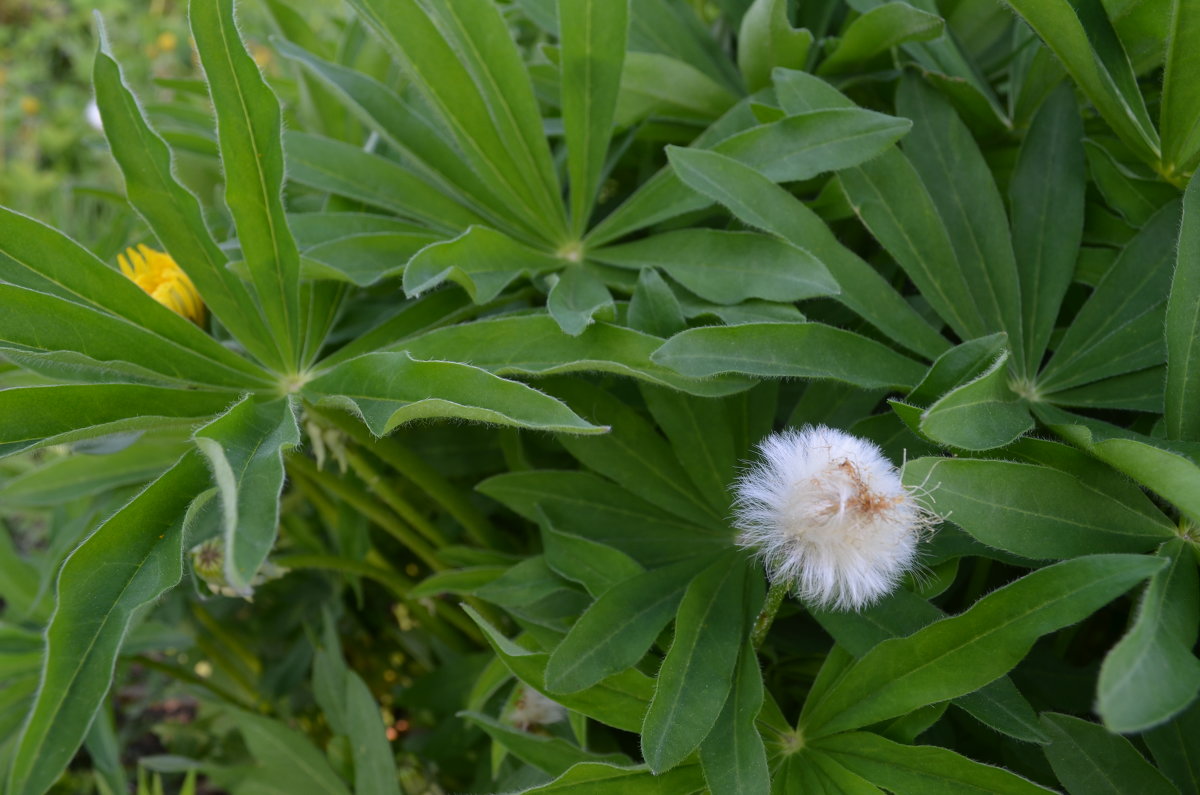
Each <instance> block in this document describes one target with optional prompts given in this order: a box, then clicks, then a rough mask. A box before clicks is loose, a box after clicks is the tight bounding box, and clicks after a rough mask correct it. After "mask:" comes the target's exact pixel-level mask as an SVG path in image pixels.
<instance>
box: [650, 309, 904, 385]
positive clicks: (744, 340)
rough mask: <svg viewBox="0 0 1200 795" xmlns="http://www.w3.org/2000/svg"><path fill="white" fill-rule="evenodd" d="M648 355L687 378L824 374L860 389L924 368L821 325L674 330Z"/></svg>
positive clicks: (896, 382)
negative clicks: (678, 331) (735, 374)
mask: <svg viewBox="0 0 1200 795" xmlns="http://www.w3.org/2000/svg"><path fill="white" fill-rule="evenodd" d="M653 359H654V361H655V362H657V363H659V364H663V365H666V366H668V367H671V368H673V369H674V370H676V371H677V372H679V373H682V374H683V375H686V376H690V377H692V378H705V377H708V376H712V375H717V374H720V373H744V374H746V375H755V376H765V377H772V376H774V377H796V378H830V379H833V380H835V381H845V382H847V383H850V384H855V385H857V386H860V387H862V388H864V389H873V388H878V387H891V386H900V387H906V388H910V387H912V385H913V384H915V383H916V382H917V381H919V380H920V378H921V375H922V374H923V373H924V368H923V367H921V365H919V364H917V363H916V362H914V361H913V360H912V359H909V358H907V357H906V356H903V355H901V354H899V353H896V352H895V351H893V350H891V349H890V348H887V347H885V346H884V345H882V344H880V343H878V342H875V341H874V340H871V339H867V338H866V337H862V336H859V335H858V334H854V333H853V332H849V331H843V330H842V329H838V328H834V327H832V326H826V325H824V324H821V323H746V324H744V325H740V326H709V327H704V328H695V329H689V330H687V331H684V332H682V333H680V334H676V335H675V336H674V337H672V338H671V339H669V340H667V342H666V343H664V344H663V346H662V347H661V348H659V349H658V350H657V351H655V352H654V356H653Z"/></svg>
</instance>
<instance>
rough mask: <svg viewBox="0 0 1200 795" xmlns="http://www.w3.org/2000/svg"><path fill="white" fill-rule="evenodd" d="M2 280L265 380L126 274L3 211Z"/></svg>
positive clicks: (0, 211)
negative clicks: (135, 328)
mask: <svg viewBox="0 0 1200 795" xmlns="http://www.w3.org/2000/svg"><path fill="white" fill-rule="evenodd" d="M0 281H2V282H5V283H7V285H12V286H14V287H23V288H26V289H29V290H35V291H37V292H39V293H44V294H45V295H47V296H53V297H54V298H58V299H61V300H63V301H69V302H71V303H72V304H75V305H76V306H77V307H78V308H80V309H92V310H95V311H96V312H101V313H104V314H106V315H111V316H112V317H114V318H118V319H119V320H121V321H124V322H126V323H128V324H131V325H133V326H136V327H138V328H139V329H140V331H139V332H138V333H141V334H144V335H145V336H147V337H151V336H152V337H156V338H158V339H159V340H161V343H162V344H166V345H171V346H175V347H179V348H184V349H188V350H189V351H194V352H195V354H194V355H198V356H203V357H204V358H206V359H209V360H212V361H213V362H215V363H217V364H219V365H220V366H221V367H222V368H223V369H226V370H230V371H236V372H239V373H242V374H244V375H243V381H245V379H246V377H247V376H248V377H249V378H251V379H253V378H260V379H261V378H263V377H265V373H264V371H263V370H262V368H260V367H257V366H255V365H254V364H252V363H251V362H249V361H247V360H246V359H243V358H242V357H240V356H238V355H237V354H235V353H233V352H232V351H230V350H229V349H228V348H226V347H224V346H223V345H221V344H220V343H219V342H217V341H216V340H214V339H213V338H212V337H210V336H208V335H207V334H205V333H204V332H203V331H201V330H200V329H199V328H197V327H196V325H195V324H194V323H192V322H191V321H189V320H185V319H184V318H182V317H180V316H179V315H177V314H175V313H174V312H172V311H171V310H170V309H167V308H166V307H165V306H163V305H162V304H160V303H159V302H158V301H155V300H154V299H153V298H151V297H150V296H149V295H147V294H146V293H145V292H144V291H143V290H142V288H140V287H138V286H137V285H136V284H134V283H133V282H132V281H131V280H130V279H127V278H126V277H125V276H124V275H122V274H121V273H120V271H118V270H116V269H115V268H110V267H108V266H107V265H105V264H104V263H103V262H101V261H100V260H98V259H96V257H95V256H94V255H93V254H92V253H91V252H89V251H87V250H86V249H84V248H82V247H81V246H79V244H77V243H75V242H74V241H73V240H71V239H70V238H68V237H66V236H65V235H63V234H62V233H60V232H58V231H56V230H54V229H51V228H50V227H48V226H46V225H45V224H42V223H40V222H38V221H35V220H33V219H32V218H28V217H26V216H24V215H20V214H19V213H14V212H12V211H11V210H5V209H3V208H0ZM5 305H6V306H8V303H7V302H6V304H5ZM68 309H70V310H71V311H78V310H77V309H75V308H68ZM14 311H15V309H14ZM60 322H61V321H60ZM43 325H44V324H43ZM33 347H43V346H40V345H36V346H33ZM66 349H67V350H78V348H72V347H67V348H66Z"/></svg>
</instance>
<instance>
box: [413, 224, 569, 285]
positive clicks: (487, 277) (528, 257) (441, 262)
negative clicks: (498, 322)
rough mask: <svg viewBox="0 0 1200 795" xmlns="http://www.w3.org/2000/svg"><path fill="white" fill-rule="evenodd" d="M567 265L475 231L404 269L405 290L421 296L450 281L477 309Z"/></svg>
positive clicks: (431, 248) (481, 230)
mask: <svg viewBox="0 0 1200 795" xmlns="http://www.w3.org/2000/svg"><path fill="white" fill-rule="evenodd" d="M569 264H570V263H568V262H567V261H566V260H563V259H560V258H558V257H555V256H553V255H551V254H548V253H546V252H544V251H539V250H538V249H535V248H531V247H530V246H527V245H525V244H524V243H521V242H519V241H517V240H514V239H513V238H511V237H509V236H508V235H506V234H504V233H503V232H498V231H496V230H495V229H492V228H490V227H486V226H471V227H469V228H468V229H467V230H466V231H465V232H463V233H462V234H461V235H459V236H458V237H456V238H454V239H453V240H447V241H445V242H443V243H437V244H435V245H432V246H429V247H427V248H425V249H424V250H422V251H421V252H419V253H418V254H417V255H416V256H415V257H413V258H412V259H411V260H410V261H409V263H408V267H407V268H405V270H404V291H405V292H406V293H408V294H409V295H418V294H420V293H422V292H425V291H426V290H429V289H430V288H432V287H435V286H437V285H438V284H441V283H442V282H444V281H446V280H450V281H452V282H454V283H455V284H458V285H459V286H461V287H462V288H463V289H464V290H466V291H467V294H468V295H470V296H471V300H472V301H474V302H475V303H477V304H485V303H487V302H488V301H491V300H492V299H494V298H495V297H496V296H498V295H499V294H500V293H501V292H502V291H503V290H504V288H505V287H507V286H508V285H509V284H511V283H512V282H513V281H515V280H516V279H518V278H519V277H521V276H533V275H535V274H539V273H549V272H552V271H556V270H560V269H561V268H563V267H565V266H567V265H569Z"/></svg>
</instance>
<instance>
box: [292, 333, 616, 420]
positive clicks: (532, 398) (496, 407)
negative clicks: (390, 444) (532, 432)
mask: <svg viewBox="0 0 1200 795" xmlns="http://www.w3.org/2000/svg"><path fill="white" fill-rule="evenodd" d="M304 394H305V395H307V396H309V397H310V398H311V399H313V400H315V401H317V402H318V403H319V404H321V405H332V406H338V407H340V408H344V409H346V410H347V411H349V412H351V413H352V414H355V415H357V416H358V417H359V418H361V419H362V421H363V422H364V423H366V425H367V427H368V428H370V429H371V432H372V433H374V434H375V435H376V436H383V435H384V434H386V433H388V432H389V431H391V430H392V429H393V428H396V427H397V426H399V425H402V424H404V423H406V422H412V421H413V420H419V419H429V418H435V417H454V418H458V419H465V420H473V421H475V422H489V423H495V424H498V425H514V426H517V427H520V428H534V429H537V430H545V431H558V432H560V433H603V432H604V430H605V429H604V428H600V427H597V426H595V425H591V424H590V423H588V422H586V421H584V420H583V419H581V418H580V417H578V416H577V415H576V414H575V413H574V412H572V411H571V410H570V409H569V408H567V407H566V406H564V405H563V404H562V403H560V402H559V401H557V400H555V399H554V398H552V397H550V396H549V395H546V394H543V393H541V392H539V391H537V390H536V389H533V388H532V387H528V386H526V385H525V384H521V383H518V382H516V381H508V380H505V379H503V378H500V377H499V376H495V375H492V374H491V373H489V372H487V371H486V370H481V369H479V368H478V367H472V366H471V365H467V364H458V363H457V362H442V361H433V362H426V361H417V360H415V359H413V358H412V357H411V356H410V355H409V354H408V353H406V352H400V353H368V354H365V355H363V356H359V357H357V358H355V359H351V360H349V361H347V362H343V363H342V364H339V365H338V366H337V367H334V368H333V369H332V370H330V371H328V372H326V373H325V374H323V375H320V376H318V377H316V378H314V379H313V380H312V381H310V382H309V383H308V385H307V386H306V387H305V388H304Z"/></svg>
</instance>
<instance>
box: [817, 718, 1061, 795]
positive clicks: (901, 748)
mask: <svg viewBox="0 0 1200 795" xmlns="http://www.w3.org/2000/svg"><path fill="white" fill-rule="evenodd" d="M815 748H816V749H817V750H819V751H821V752H822V753H826V754H829V755H830V756H832V757H833V758H834V759H836V760H837V761H838V762H840V763H841V764H843V765H844V766H845V767H846V768H847V769H848V770H852V771H854V772H855V773H857V774H859V775H860V776H862V777H863V778H865V779H867V780H868V781H870V782H871V783H873V784H878V785H879V786H881V787H886V788H887V790H888V792H894V793H896V795H960V793H968V792H977V793H980V794H981V795H982V794H983V793H989V795H990V794H991V793H996V794H997V795H999V794H1000V793H1003V794H1004V795H1036V794H1037V793H1049V792H1053V791H1054V790H1051V789H1047V788H1045V787H1043V786H1041V785H1039V784H1035V783H1033V782H1032V781H1030V780H1029V779H1026V778H1022V777H1021V776H1018V775H1017V774H1015V773H1010V772H1008V771H1007V770H1004V769H1003V768H999V767H992V766H991V765H985V764H982V763H980V762H975V761H973V760H971V759H968V758H967V757H965V756H960V755H959V754H957V753H955V752H954V751H951V750H949V749H946V748H937V747H935V746H931V745H916V746H914V745H901V744H900V743H895V742H892V741H891V740H888V739H886V738H884V737H880V736H879V735H878V734H870V733H868V732H851V733H849V734H839V735H837V736H835V737H825V738H823V739H821V740H819V741H818V742H817V743H816V744H815Z"/></svg>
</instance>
